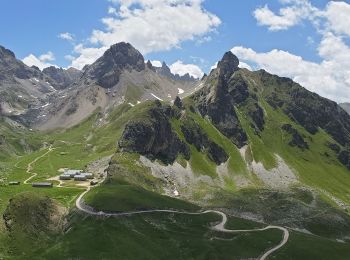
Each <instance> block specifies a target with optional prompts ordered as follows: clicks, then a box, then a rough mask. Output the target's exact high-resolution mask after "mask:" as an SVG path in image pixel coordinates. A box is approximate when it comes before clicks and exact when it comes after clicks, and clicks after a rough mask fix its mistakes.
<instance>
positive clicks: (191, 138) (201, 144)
mask: <svg viewBox="0 0 350 260" xmlns="http://www.w3.org/2000/svg"><path fill="white" fill-rule="evenodd" d="M181 131H182V133H183V135H184V137H185V139H186V141H187V142H188V143H189V144H192V145H194V146H195V147H196V149H197V150H198V151H200V152H204V153H207V155H208V157H209V159H211V160H212V161H213V162H215V163H216V164H217V165H220V164H221V163H224V162H226V161H227V160H228V155H227V153H226V152H225V150H224V149H223V148H222V147H221V146H219V145H218V144H216V143H215V142H213V141H212V140H210V139H209V137H208V135H207V134H206V133H205V132H204V131H203V130H202V128H201V127H200V126H199V125H198V124H197V123H196V122H195V121H194V120H193V119H190V118H186V119H183V124H182V125H181Z"/></svg>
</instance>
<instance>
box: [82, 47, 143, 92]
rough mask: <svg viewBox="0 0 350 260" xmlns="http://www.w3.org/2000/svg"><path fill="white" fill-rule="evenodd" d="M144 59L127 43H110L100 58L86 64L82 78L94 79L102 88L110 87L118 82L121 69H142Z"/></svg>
mask: <svg viewBox="0 0 350 260" xmlns="http://www.w3.org/2000/svg"><path fill="white" fill-rule="evenodd" d="M144 69H145V61H144V58H143V56H142V54H141V53H140V52H139V51H138V50H136V49H135V48H134V47H133V46H131V44H129V43H124V42H121V43H117V44H115V45H112V46H111V47H110V48H109V49H108V50H107V51H106V52H105V53H104V54H103V56H102V57H101V58H99V59H98V60H97V61H96V62H95V63H93V64H92V65H90V66H88V67H87V68H86V69H85V71H84V74H83V78H85V79H86V78H88V79H91V80H93V81H95V82H96V83H97V84H98V85H100V86H101V87H103V88H112V87H113V86H115V85H116V84H117V83H118V82H119V78H120V75H121V73H122V72H123V70H129V71H131V70H136V71H142V70H144Z"/></svg>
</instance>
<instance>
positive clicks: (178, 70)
mask: <svg viewBox="0 0 350 260" xmlns="http://www.w3.org/2000/svg"><path fill="white" fill-rule="evenodd" d="M169 68H170V71H171V73H173V74H179V75H180V76H183V75H185V74H186V73H188V74H190V75H191V76H192V77H194V78H197V79H198V78H201V77H203V75H204V73H203V71H202V70H201V69H200V68H199V67H198V66H197V65H194V64H184V63H183V62H182V61H179V60H178V61H176V62H175V63H173V64H172V65H170V66H169Z"/></svg>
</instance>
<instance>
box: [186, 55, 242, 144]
mask: <svg viewBox="0 0 350 260" xmlns="http://www.w3.org/2000/svg"><path fill="white" fill-rule="evenodd" d="M238 64H239V61H238V59H237V57H236V56H235V55H233V54H232V53H231V52H227V53H226V54H225V55H224V57H223V59H222V60H221V61H220V62H219V64H218V67H217V69H216V70H214V71H212V73H211V74H210V75H209V76H208V77H207V78H206V81H205V87H203V88H202V89H201V90H200V91H198V92H196V93H195V94H194V95H193V96H192V97H191V98H192V100H193V101H194V103H195V104H196V107H197V108H198V110H199V112H200V113H201V115H202V116H208V117H209V118H210V120H211V121H212V123H213V124H214V125H215V126H216V127H217V128H218V129H219V130H220V132H222V133H223V134H224V135H226V136H227V137H228V138H230V139H231V141H232V142H233V143H234V144H236V145H237V146H238V147H243V146H244V145H245V144H247V141H248V138H247V135H246V133H245V131H244V130H243V128H242V126H241V124H240V122H239V119H238V115H237V113H236V111H235V106H236V105H238V104H240V103H242V102H243V101H245V100H246V99H247V98H248V90H247V85H246V84H245V83H244V82H243V81H237V80H236V79H234V77H232V76H233V75H234V73H235V72H236V71H238V70H239V68H238Z"/></svg>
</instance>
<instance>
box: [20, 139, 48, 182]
mask: <svg viewBox="0 0 350 260" xmlns="http://www.w3.org/2000/svg"><path fill="white" fill-rule="evenodd" d="M53 150H55V148H52V145H50V147H49V149H48V151H47V152H46V153H44V154H42V155H40V156H38V157H36V158H35V159H34V160H33V161H31V162H30V163H28V165H27V171H26V173H28V174H31V176H30V177H29V178H28V179H26V180H25V181H24V182H23V183H24V184H30V183H29V181H30V180H31V179H33V178H34V177H35V176H37V175H38V174H37V173H35V172H32V169H33V164H34V163H36V162H37V161H38V160H40V159H41V158H43V157H45V156H46V155H48V154H49V153H51V152H52V151H53Z"/></svg>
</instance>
